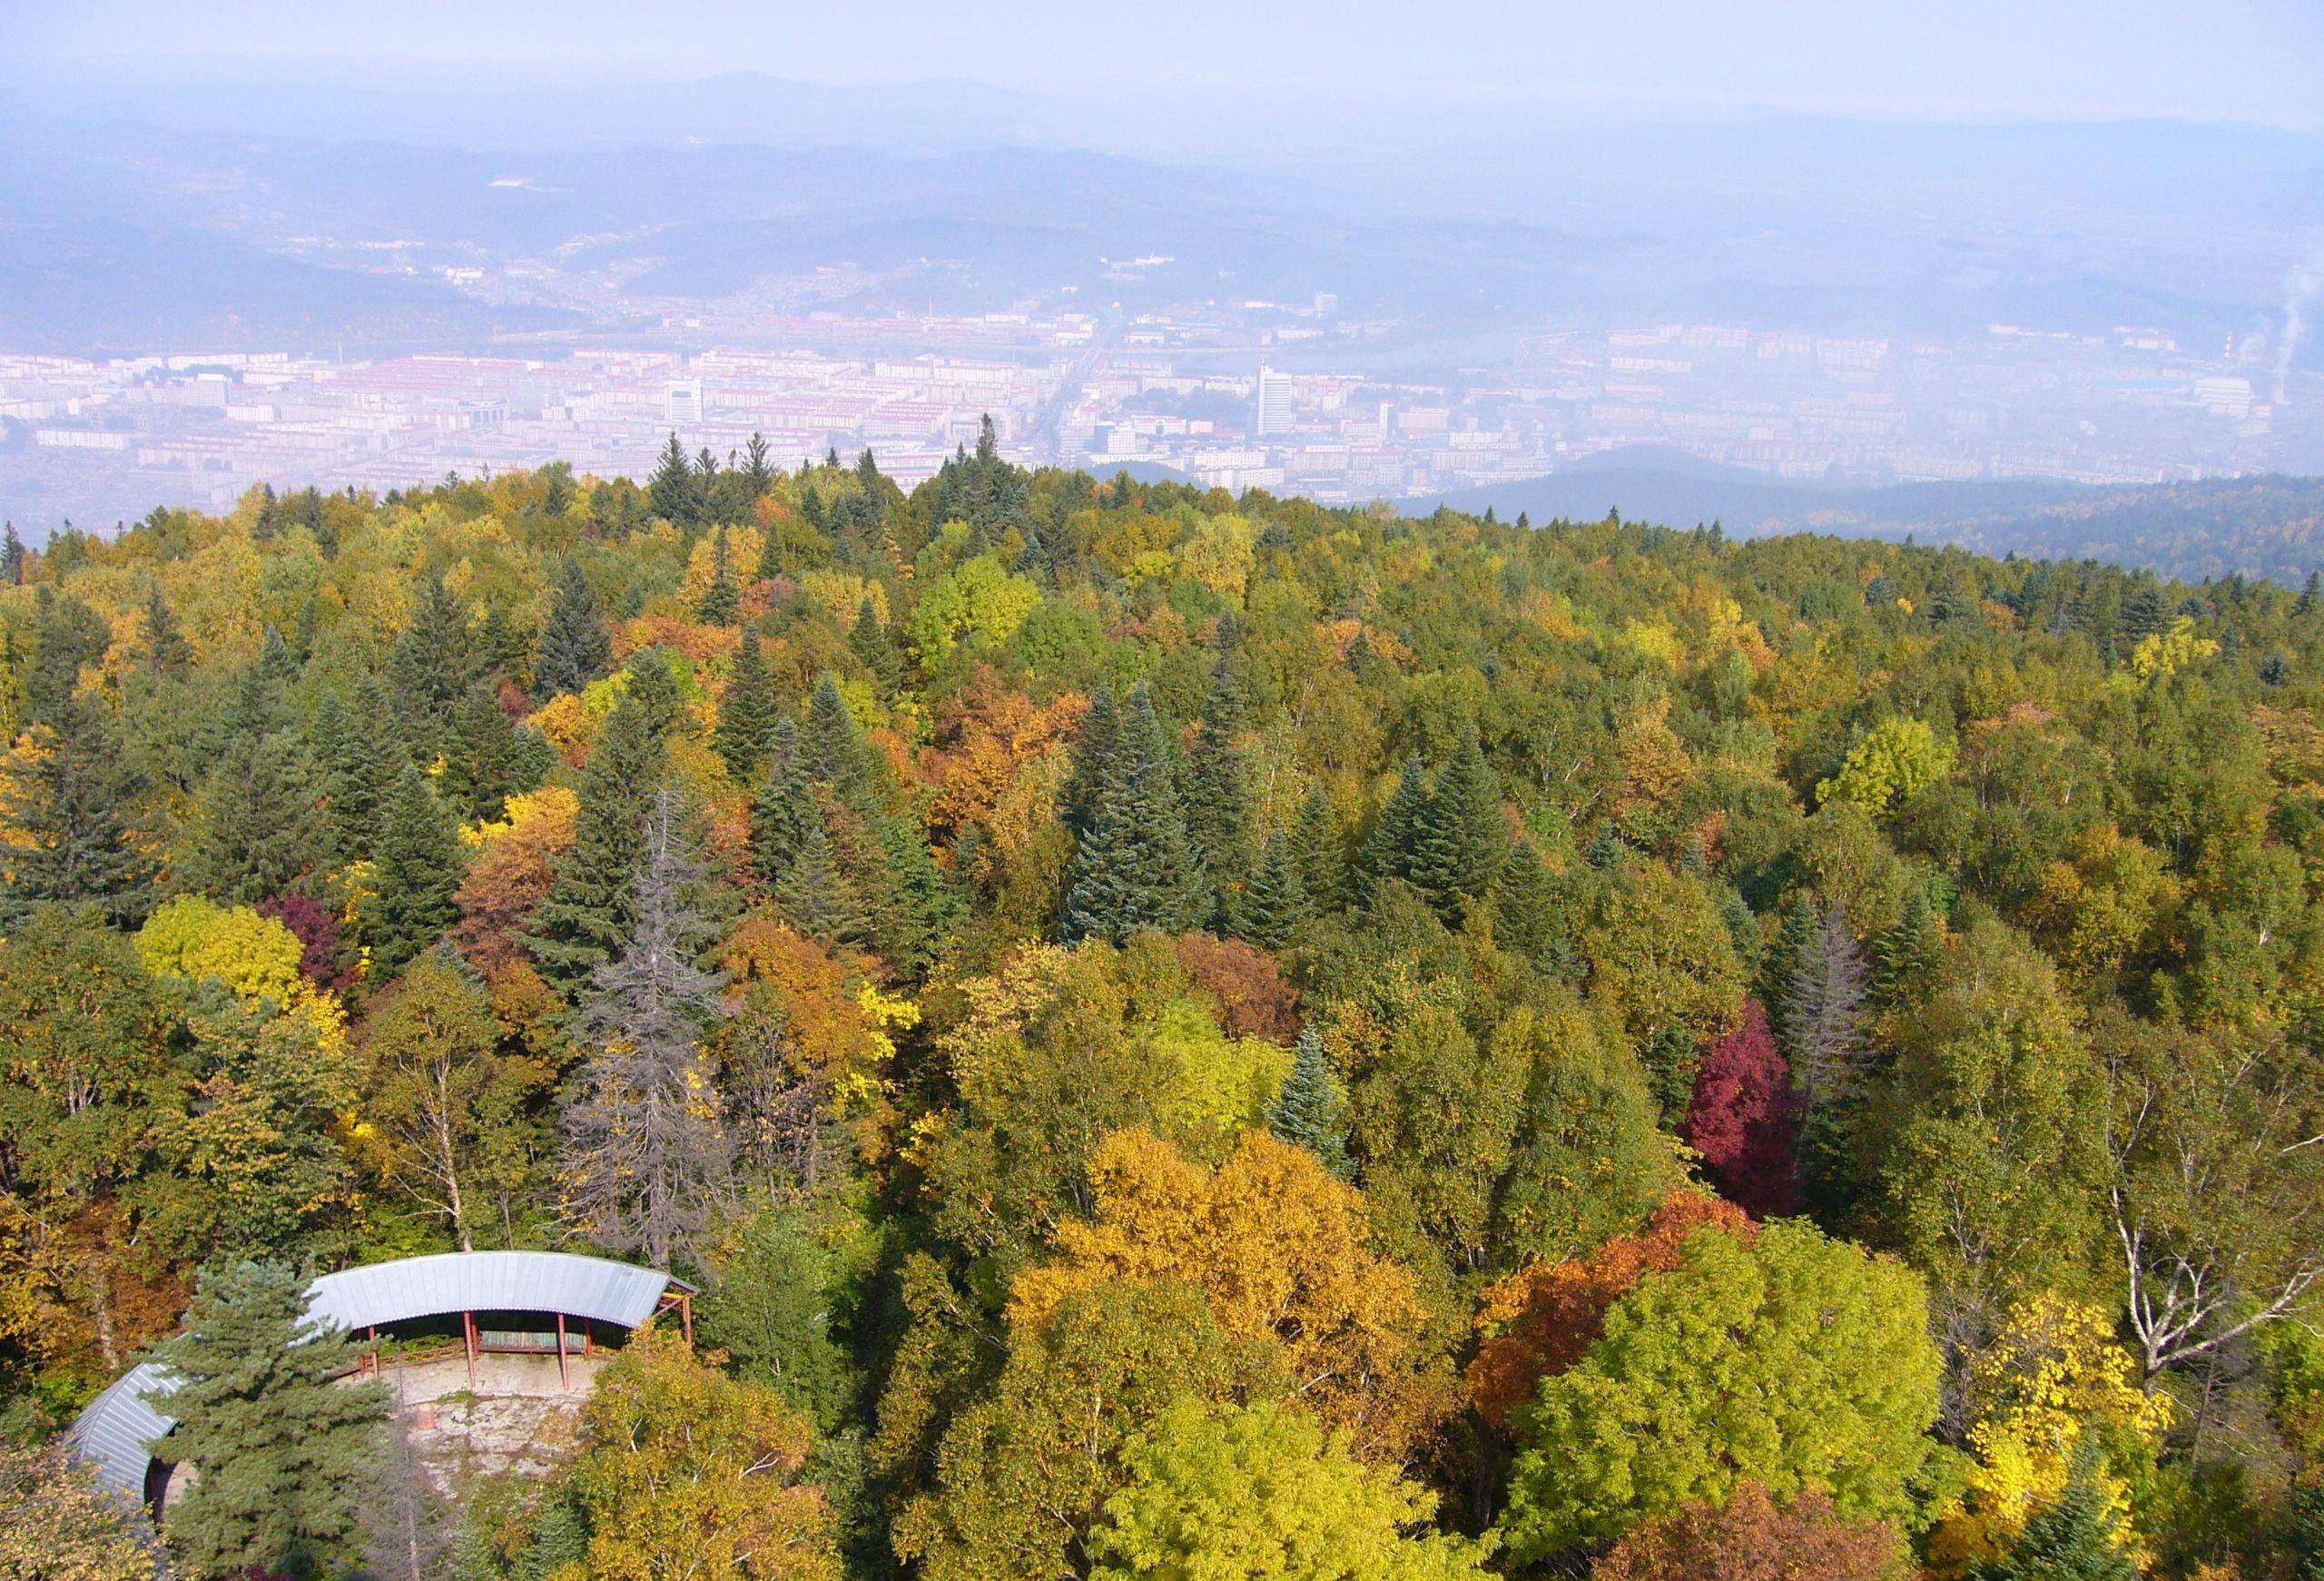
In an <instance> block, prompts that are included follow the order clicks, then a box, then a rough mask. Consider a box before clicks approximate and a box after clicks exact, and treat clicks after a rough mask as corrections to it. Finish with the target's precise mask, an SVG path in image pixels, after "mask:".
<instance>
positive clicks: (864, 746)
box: [799, 673, 880, 812]
mask: <svg viewBox="0 0 2324 1581" xmlns="http://www.w3.org/2000/svg"><path fill="white" fill-rule="evenodd" d="M799 756H800V761H801V763H802V764H803V766H805V769H806V773H807V777H808V778H810V779H812V780H815V781H818V782H819V783H821V784H823V785H827V786H831V787H832V792H833V793H834V794H835V795H837V796H838V797H839V799H840V801H841V803H842V805H846V806H850V807H853V808H855V809H857V810H858V811H861V812H869V811H870V810H872V806H873V804H874V801H875V799H876V793H877V791H878V786H879V774H880V765H879V762H878V760H877V758H876V757H875V756H873V753H872V744H871V743H870V742H868V741H866V740H865V739H864V738H863V731H862V726H858V725H857V724H856V722H855V716H854V715H852V714H851V713H849V712H848V711H847V699H846V698H845V697H843V696H842V694H841V692H840V689H839V680H838V678H837V677H834V676H832V675H831V674H829V673H826V674H825V675H824V676H823V677H822V679H821V680H820V681H818V682H816V683H815V691H814V695H813V696H812V697H810V698H809V699H808V702H807V722H806V724H805V726H803V728H802V729H801V730H800V732H799Z"/></svg>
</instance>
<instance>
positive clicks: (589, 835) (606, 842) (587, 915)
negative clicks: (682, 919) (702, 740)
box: [526, 690, 669, 997]
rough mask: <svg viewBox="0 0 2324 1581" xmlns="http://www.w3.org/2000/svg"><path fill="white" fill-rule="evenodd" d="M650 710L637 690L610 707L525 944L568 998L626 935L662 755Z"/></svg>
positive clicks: (663, 745)
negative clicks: (573, 822)
mask: <svg viewBox="0 0 2324 1581" xmlns="http://www.w3.org/2000/svg"><path fill="white" fill-rule="evenodd" d="M668 751H669V746H668V740H667V737H666V736H665V734H664V731H663V730H662V729H661V728H660V727H658V726H657V723H656V720H655V706H654V704H653V703H652V702H651V701H650V700H642V699H641V698H640V697H638V696H637V694H636V692H635V691H634V690H633V691H632V692H631V693H629V694H628V695H626V696H625V697H623V698H622V700H621V701H620V702H618V703H616V704H615V705H614V710H613V712H612V713H611V714H609V715H607V716H606V723H605V726H604V727H603V728H601V729H600V730H599V731H598V733H597V741H596V747H595V748H594V749H593V750H592V751H591V753H590V755H589V765H588V766H587V767H586V768H585V769H583V770H582V773H581V786H580V802H581V815H580V819H579V823H578V825H577V827H576V830H575V835H574V842H573V846H572V849H571V850H569V851H567V852H566V854H565V855H564V856H563V857H562V858H561V859H560V860H559V861H558V863H557V865H556V877H555V878H554V879H553V880H552V881H551V883H550V885H549V892H548V896H547V899H545V900H543V901H542V902H541V904H540V909H539V910H538V911H537V912H536V913H535V914H534V917H533V929H532V932H531V934H528V935H527V939H526V943H527V944H528V945H530V946H531V948H532V952H533V954H534V957H535V958H536V959H537V960H538V961H539V962H540V964H541V974H542V975H543V976H544V977H546V978H547V979H548V981H549V982H550V983H553V984H555V985H556V987H557V988H558V989H559V990H560V991H562V992H563V993H566V995H567V996H568V997H574V996H577V995H578V994H579V993H581V991H582V989H583V988H584V987H585V986H586V984H587V983H588V981H589V978H590V974H591V973H594V972H596V969H597V968H598V967H599V966H602V965H603V964H605V963H606V962H607V961H609V960H611V959H613V955H614V952H615V950H617V949H618V948H620V946H621V944H622V941H623V940H624V939H625V938H627V937H628V935H629V928H630V923H631V914H630V898H631V885H632V884H633V882H634V881H635V876H636V872H637V851H638V840H639V837H640V835H641V832H642V831H643V830H644V828H645V818H646V815H647V813H648V811H649V810H650V809H651V808H652V806H653V805H654V798H655V793H656V792H657V791H658V790H659V789H660V788H661V784H662V778H663V773H664V766H665V763H666V761H667V758H668Z"/></svg>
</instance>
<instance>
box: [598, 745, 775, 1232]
mask: <svg viewBox="0 0 2324 1581" xmlns="http://www.w3.org/2000/svg"><path fill="white" fill-rule="evenodd" d="M639 845H640V847H641V855H639V858H638V861H637V864H636V870H635V874H634V877H633V891H634V894H635V903H634V904H633V906H632V911H633V913H634V918H635V920H634V921H633V922H632V923H631V924H630V926H629V927H628V929H627V931H626V934H625V937H624V938H623V940H622V941H621V944H620V948H619V950H618V952H617V953H616V954H615V955H614V956H613V958H612V959H610V960H609V961H607V962H606V963H604V964H602V965H600V966H598V967H597V968H596V970H595V971H594V972H593V973H591V974H590V979H589V996H588V998H587V1000H586V1003H584V1005H583V1007H582V1011H581V1015H580V1019H579V1022H578V1030H579V1032H580V1033H581V1035H582V1036H583V1037H584V1038H586V1040H588V1041H589V1042H591V1043H592V1044H594V1045H595V1047H596V1052H593V1053H592V1054H591V1055H590V1056H589V1059H588V1061H587V1062H586V1065H585V1066H584V1068H583V1071H582V1075H581V1096H580V1097H579V1099H578V1100H576V1102H575V1103H574V1104H573V1106H572V1107H571V1108H570V1109H569V1110H567V1111H566V1117H565V1142H566V1181H567V1195H566V1204H565V1206H566V1213H567V1215H568V1216H569V1217H570V1218H571V1219H572V1220H573V1221H574V1222H575V1224H576V1227H577V1228H579V1229H580V1230H582V1231H583V1233H585V1234H586V1235H587V1236H588V1237H589V1238H590V1240H593V1241H595V1242H596V1244H597V1245H599V1246H601V1247H604V1248H605V1249H606V1250H608V1251H613V1252H620V1253H627V1254H631V1255H642V1256H644V1257H645V1259H646V1260H648V1261H649V1262H651V1263H652V1264H653V1266H654V1267H655V1268H673V1267H675V1266H677V1263H676V1259H678V1258H680V1257H684V1259H685V1260H686V1261H687V1262H688V1263H690V1264H691V1265H692V1266H694V1267H697V1268H698V1267H700V1266H701V1260H700V1257H699V1255H698V1253H697V1252H696V1251H695V1250H694V1248H695V1244H696V1242H697V1240H698V1239H699V1237H700V1235H701V1234H702V1232H703V1230H704V1228H705V1227H706V1226H707V1225H708V1224H709V1222H710V1220H711V1219H712V1216H713V1214H714V1210H715V1208H716V1205H717V1203H718V1201H719V1198H720V1196H721V1194H722V1192H723V1191H724V1187H725V1184H726V1181H727V1177H728V1172H729V1168H730V1166H731V1164H732V1161H733V1158H734V1148H733V1143H732V1141H731V1140H730V1139H729V1137H728V1136H727V1134H726V1131H725V1128H724V1122H723V1121H722V1118H721V1115H720V1110H719V1105H718V1104H717V1102H715V1100H714V1094H715V1092H716V1085H715V1083H714V1082H713V1081H712V1079H711V1072H710V1065H709V1061H708V1060H707V1058H706V1057H705V1056H704V1052H703V1047H702V1043H703V1039H704V1036H705V1035H706V1034H707V1033H708V1032H709V1030H710V1028H711V1027H712V1026H713V1025H714V1024H715V1023H717V1021H718V1020H719V1019H720V1018H721V1017H722V1016H724V1014H725V1013H726V1010H725V1003H724V999H723V998H722V996H721V994H720V987H721V983H720V982H719V979H718V978H717V977H716V976H714V975H713V974H712V973H708V972H705V971H704V970H703V969H702V968H701V967H700V966H699V965H697V964H696V962H697V961H698V960H699V959H700V957H701V956H702V954H703V953H704V949H705V948H706V946H707V945H708V944H709V943H710V941H711V938H712V937H713V935H714V928H713V926H712V925H711V924H710V921H709V919H708V918H707V917H706V916H705V915H704V914H703V913H702V911H701V910H700V909H699V908H698V907H697V906H696V905H694V904H692V903H691V902H690V901H689V899H688V896H689V894H690V893H692V892H694V891H698V890H699V889H700V887H701V885H702V883H703V871H702V863H701V859H700V858H699V857H698V856H697V855H695V853H694V850H693V849H692V843H691V841H690V840H689V839H688V837H687V834H686V830H685V827H684V817H683V815H682V813H681V810H680V808H679V807H678V805H677V797H676V795H675V792H673V791H671V790H670V789H669V788H668V787H667V786H664V787H662V788H661V789H660V790H658V791H656V792H655V795H654V800H653V803H652V805H650V807H649V808H648V810H647V813H646V815H645V820H644V822H643V825H642V826H641V828H640V831H639Z"/></svg>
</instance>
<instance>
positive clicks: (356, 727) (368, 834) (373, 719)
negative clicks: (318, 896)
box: [310, 674, 410, 862]
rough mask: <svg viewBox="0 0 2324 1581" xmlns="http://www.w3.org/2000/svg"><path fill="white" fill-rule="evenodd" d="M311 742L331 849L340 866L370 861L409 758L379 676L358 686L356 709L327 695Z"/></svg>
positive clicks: (363, 678) (356, 689) (320, 708)
mask: <svg viewBox="0 0 2324 1581" xmlns="http://www.w3.org/2000/svg"><path fill="white" fill-rule="evenodd" d="M310 742H311V747H310V751H311V754H312V756H313V759H314V762H315V765H316V766H317V767H318V768H320V770H321V772H322V786H323V795H324V799H325V801H326V802H327V803H328V804H329V811H328V819H329V823H330V833H331V845H332V849H333V851H334V853H335V854H336V855H337V856H338V858H339V860H340V861H341V862H368V861H369V860H370V859H371V848H372V846H373V845H374V844H376V843H377V841H378V840H379V821H380V818H381V816H382V815H383V813H384V809H385V808H386V806H387V804H388V797H389V795H390V793H391V792H392V791H393V790H394V787H395V783H396V779H397V776H399V774H400V773H401V772H402V768H403V765H404V764H405V763H406V762H408V761H409V757H410V754H409V751H407V750H406V748H405V746H404V743H403V738H402V736H401V734H400V732H399V730H398V728H397V726H396V720H395V716H394V714H393V712H392V711H391V710H390V708H389V705H388V700H387V695H386V693H385V692H384V691H383V690H382V689H381V688H380V687H379V681H378V679H377V677H373V676H370V675H368V674H367V675H365V676H364V677H362V678H361V679H360V680H359V681H358V682H357V683H356V687H355V706H354V707H353V708H352V709H351V710H350V709H346V708H342V707H340V702H339V698H338V697H337V696H336V695H334V694H331V693H325V694H324V696H323V700H322V702H321V703H320V705H318V707H316V710H315V718H314V723H313V726H312V732H311V735H310Z"/></svg>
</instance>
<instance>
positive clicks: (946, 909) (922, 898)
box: [874, 812, 965, 976]
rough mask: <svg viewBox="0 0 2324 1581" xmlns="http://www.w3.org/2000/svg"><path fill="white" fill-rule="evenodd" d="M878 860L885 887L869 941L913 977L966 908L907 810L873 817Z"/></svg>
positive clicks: (930, 960)
mask: <svg viewBox="0 0 2324 1581" xmlns="http://www.w3.org/2000/svg"><path fill="white" fill-rule="evenodd" d="M878 823H879V836H880V850H879V856H878V861H879V864H880V871H881V878H882V879H883V880H884V883H883V884H882V885H881V887H882V888H883V889H884V891H885V892H886V893H885V894H884V895H883V897H882V898H883V899H884V900H885V902H886V904H885V905H884V906H883V908H882V911H883V913H884V914H883V915H881V917H879V918H878V919H877V925H876V927H875V930H874V942H875V943H876V944H877V945H878V947H879V951H880V954H881V955H882V956H884V957H885V958H886V959H887V960H888V961H889V962H890V963H891V964H892V965H894V966H896V967H898V968H900V969H901V970H902V971H903V972H905V973H910V974H911V975H913V976H918V975H919V974H920V973H921V972H923V971H925V970H926V969H927V968H928V967H929V966H931V965H932V964H933V963H935V961H936V957H937V954H938V950H939V948H940V945H942V944H943V943H944V942H945V941H946V940H947V939H948V938H949V937H950V935H951V933H952V931H953V929H955V928H957V927H958V926H959V925H960V918H961V916H962V914H963V912H964V910H965V907H964V905H963V903H962V901H961V899H960V892H959V891H958V890H957V889H956V888H954V887H953V884H952V882H951V880H950V878H948V877H947V876H946V875H945V873H944V870H943V869H942V868H941V867H940V866H938V865H937V862H936V853H935V852H934V851H933V850H931V849H930V847H929V844H928V834H927V831H926V830H925V829H923V828H922V827H921V822H920V820H919V818H917V817H915V816H913V815H911V814H910V813H908V812H897V813H889V814H887V815H883V816H882V817H881V818H880V819H879V820H878Z"/></svg>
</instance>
